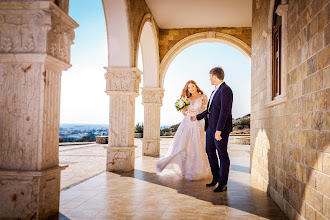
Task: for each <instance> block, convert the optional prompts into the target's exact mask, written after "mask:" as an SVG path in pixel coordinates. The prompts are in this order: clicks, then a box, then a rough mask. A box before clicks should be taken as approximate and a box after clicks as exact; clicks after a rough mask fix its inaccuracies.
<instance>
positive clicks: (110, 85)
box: [104, 67, 142, 95]
mask: <svg viewBox="0 0 330 220" xmlns="http://www.w3.org/2000/svg"><path fill="white" fill-rule="evenodd" d="M104 69H105V70H106V71H107V72H106V73H105V79H106V82H107V85H106V93H107V94H109V95H111V94H112V95H115V94H124V93H122V92H125V94H126V95H138V94H139V85H140V83H141V74H142V72H141V71H140V70H139V69H138V68H136V67H105V68H104ZM118 92H120V93H118Z"/></svg>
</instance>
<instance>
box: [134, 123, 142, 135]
mask: <svg viewBox="0 0 330 220" xmlns="http://www.w3.org/2000/svg"><path fill="white" fill-rule="evenodd" d="M135 133H143V123H141V124H140V123H137V125H135Z"/></svg>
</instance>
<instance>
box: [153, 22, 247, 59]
mask: <svg viewBox="0 0 330 220" xmlns="http://www.w3.org/2000/svg"><path fill="white" fill-rule="evenodd" d="M206 31H216V32H219V33H223V34H229V35H232V36H234V37H236V38H238V39H240V40H242V41H243V42H244V43H246V44H247V45H249V46H250V47H251V32H252V30H251V28H250V27H238V28H236V27H219V28H183V29H160V30H159V58H160V62H161V61H162V60H163V58H164V56H165V55H166V53H167V52H168V51H169V50H170V49H171V48H172V47H173V46H174V45H175V44H176V43H177V42H179V41H180V40H182V39H184V38H185V37H188V36H190V35H192V34H197V33H201V32H206Z"/></svg>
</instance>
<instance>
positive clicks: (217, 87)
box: [207, 81, 223, 112]
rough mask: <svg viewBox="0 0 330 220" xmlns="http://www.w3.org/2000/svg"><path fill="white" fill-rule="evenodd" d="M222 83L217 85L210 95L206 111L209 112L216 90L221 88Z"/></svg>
mask: <svg viewBox="0 0 330 220" xmlns="http://www.w3.org/2000/svg"><path fill="white" fill-rule="evenodd" d="M222 83H223V81H222V82H221V83H219V84H218V85H216V86H215V89H214V91H213V92H212V94H211V97H210V104H209V108H208V109H207V111H208V112H210V108H211V105H212V100H213V97H214V95H215V93H216V92H217V90H218V89H219V87H220V86H221V84H222Z"/></svg>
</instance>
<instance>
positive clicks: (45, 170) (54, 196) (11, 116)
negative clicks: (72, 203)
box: [0, 0, 78, 219]
mask: <svg viewBox="0 0 330 220" xmlns="http://www.w3.org/2000/svg"><path fill="white" fill-rule="evenodd" d="M61 2H62V3H63V2H64V1H63V0H62V1H61ZM77 26H78V24H77V23H75V22H74V21H73V20H72V19H71V18H70V17H69V16H68V15H67V14H66V13H65V12H64V11H63V10H62V9H61V8H59V7H58V6H57V5H56V4H54V3H52V2H51V1H28V2H26V1H25V2H18V1H10V2H0V218H1V219H2V218H4V219H7V218H15V219H16V218H19V219H47V218H49V217H51V216H54V215H57V214H58V211H59V196H60V171H61V170H62V169H63V167H60V166H59V156H58V151H59V148H58V142H59V124H60V92H61V74H62V71H63V70H67V69H68V68H69V67H70V66H71V65H70V48H71V45H72V44H73V39H74V31H73V29H74V28H76V27H77Z"/></svg>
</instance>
